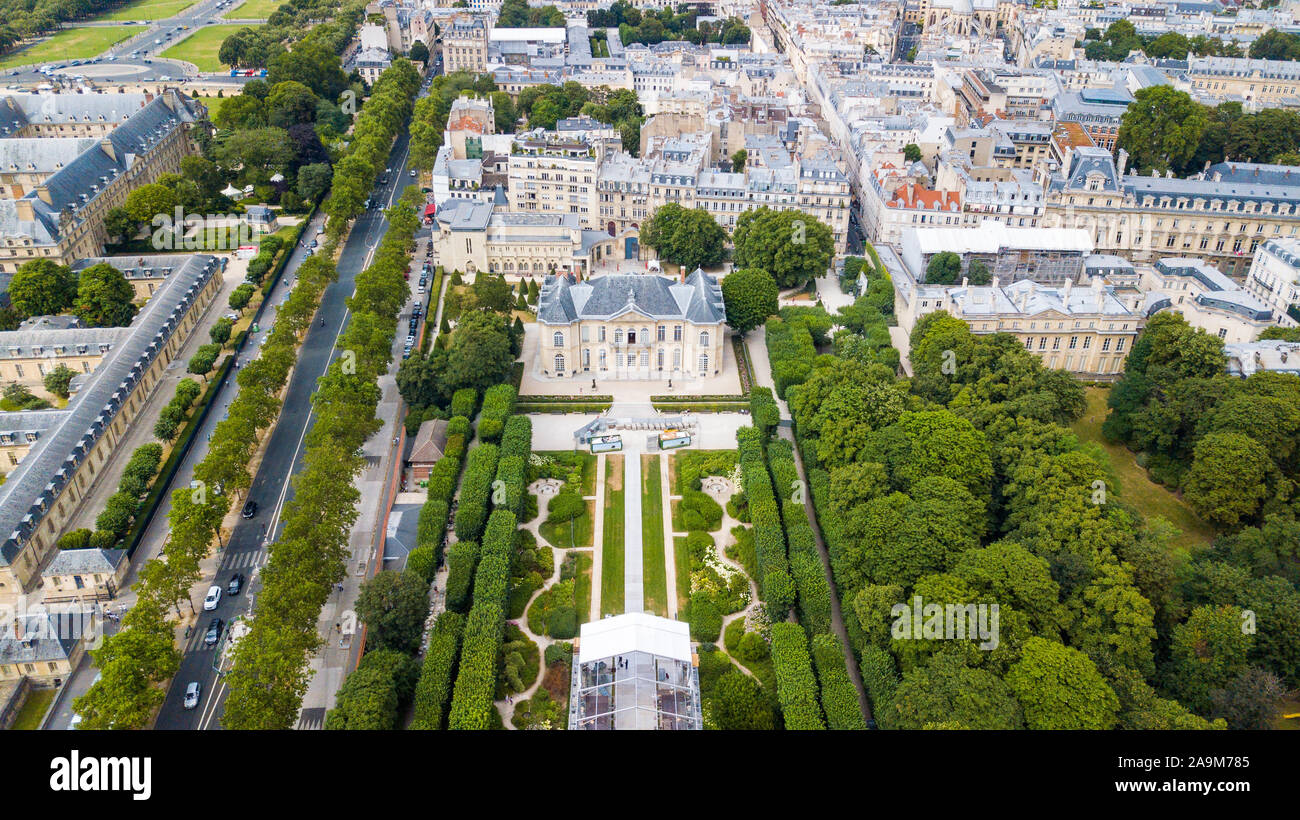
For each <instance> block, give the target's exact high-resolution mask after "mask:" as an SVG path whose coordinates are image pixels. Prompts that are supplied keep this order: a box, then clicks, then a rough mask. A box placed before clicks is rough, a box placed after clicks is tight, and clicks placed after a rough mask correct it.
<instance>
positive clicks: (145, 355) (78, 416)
mask: <svg viewBox="0 0 1300 820" xmlns="http://www.w3.org/2000/svg"><path fill="white" fill-rule="evenodd" d="M126 259H127V260H128V261H129V262H134V260H135V259H136V257H127V258H126ZM88 261H89V262H90V263H91V264H95V263H98V262H109V263H112V262H113V259H112V258H108V259H92V260H88ZM223 266H224V260H221V259H218V258H217V257H215V256H211V255H208V254H194V255H193V256H191V257H190V261H189V263H188V264H187V265H185V266H184V267H183V268H181V269H180V270H178V271H177V272H176V273H174V274H172V275H171V276H169V277H168V278H167V279H166V280H164V282H163V284H162V285H161V286H160V287H159V288H158V289H157V290H156V291H155V292H154V294H153V296H152V297H150V299H149V301H148V303H147V304H146V305H145V306H144V308H143V309H142V310H141V311H140V312H139V313H138V314H136V317H135V320H134V321H132V323H131V328H130V335H129V336H128V337H126V338H124V339H123V340H122V341H120V342H119V343H118V344H116V345H115V346H114V347H113V348H112V350H110V351H109V353H108V355H106V356H105V357H104V360H103V361H101V362H100V364H99V367H97V368H95V371H94V373H92V374H91V375H90V378H89V379H88V380H87V381H86V385H85V386H84V387H83V388H82V389H81V390H80V391H78V393H77V394H76V395H75V396H74V397H73V400H72V402H71V403H70V404H69V405H68V408H67V409H66V410H64V411H61V412H62V419H61V420H60V423H57V424H55V425H54V426H53V427H51V428H50V429H49V432H47V433H46V434H45V435H42V436H41V437H40V438H39V439H38V440H37V442H36V443H35V444H33V446H32V448H31V450H30V451H28V453H27V456H26V457H25V458H23V460H22V462H20V463H19V465H18V466H17V467H15V468H14V470H13V472H12V473H10V474H9V476H8V479H7V480H6V481H5V483H4V484H3V485H0V539H3V540H2V541H0V566H7V565H8V564H10V563H11V562H12V561H13V560H14V559H15V558H16V557H17V556H18V553H19V551H20V549H21V547H22V545H23V544H24V543H26V541H27V539H28V538H30V537H31V534H32V532H34V531H35V529H36V527H37V526H39V524H40V522H41V519H42V518H44V516H45V513H46V511H48V509H49V506H50V504H51V503H52V501H53V499H54V498H55V497H56V496H57V495H58V493H59V492H60V490H62V488H63V486H64V485H65V484H66V483H67V482H68V481H69V480H70V479H71V477H72V475H73V474H74V473H75V471H76V468H77V467H78V466H79V465H80V464H81V462H82V461H83V460H84V459H85V457H86V454H87V453H89V452H90V450H91V448H92V447H93V446H94V443H95V441H96V440H97V439H98V438H99V437H100V435H101V434H102V433H103V431H104V430H105V429H106V428H107V427H108V425H110V424H111V423H112V421H113V419H114V418H115V417H116V415H117V413H118V411H119V410H120V409H121V407H122V402H123V400H124V399H125V397H126V394H127V393H128V392H129V391H130V390H131V389H133V388H134V387H135V385H136V384H137V383H138V382H139V380H140V377H141V376H142V375H143V373H144V372H145V370H146V369H148V366H149V364H150V363H151V362H152V361H153V360H154V359H155V358H156V357H157V355H158V352H159V351H161V350H162V349H163V347H164V346H166V344H167V340H168V339H169V338H170V337H171V335H172V333H174V332H175V330H176V328H177V326H178V324H179V321H180V317H181V316H183V315H184V314H185V312H186V311H187V310H188V309H189V306H190V304H191V303H193V301H194V297H195V295H196V294H197V293H198V291H199V290H200V289H202V287H203V286H204V285H205V284H206V283H207V282H208V281H209V280H210V279H211V278H212V276H213V275H214V274H215V273H216V272H217V271H218V270H219V269H220V268H222V267H223ZM49 332H68V331H49ZM71 332H80V331H71Z"/></svg>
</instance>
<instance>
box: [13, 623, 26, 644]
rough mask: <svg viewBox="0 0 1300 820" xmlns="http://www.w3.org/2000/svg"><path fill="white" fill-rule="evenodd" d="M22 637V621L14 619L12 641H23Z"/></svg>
mask: <svg viewBox="0 0 1300 820" xmlns="http://www.w3.org/2000/svg"><path fill="white" fill-rule="evenodd" d="M23 635H24V632H23V619H22V618H14V640H16V641H21V640H22V639H23Z"/></svg>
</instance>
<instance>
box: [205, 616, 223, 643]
mask: <svg viewBox="0 0 1300 820" xmlns="http://www.w3.org/2000/svg"><path fill="white" fill-rule="evenodd" d="M225 625H226V624H225V622H224V621H222V620H221V619H220V618H213V619H212V620H210V621H208V631H207V632H204V633H203V644H204V646H215V645H216V643H217V641H219V640H221V628H222V627H223V626H225Z"/></svg>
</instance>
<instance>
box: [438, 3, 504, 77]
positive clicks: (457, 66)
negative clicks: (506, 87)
mask: <svg viewBox="0 0 1300 820" xmlns="http://www.w3.org/2000/svg"><path fill="white" fill-rule="evenodd" d="M491 32H492V22H491V18H490V17H488V16H487V15H482V14H473V15H468V14H467V15H463V16H458V17H456V18H453V19H451V20H448V21H447V22H446V23H444V24H443V27H442V65H443V71H445V72H446V73H448V74H454V73H455V72H457V71H469V72H473V73H479V72H482V71H487V59H488V35H489V34H491Z"/></svg>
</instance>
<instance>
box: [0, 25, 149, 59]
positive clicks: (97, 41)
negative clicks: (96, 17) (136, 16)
mask: <svg viewBox="0 0 1300 820" xmlns="http://www.w3.org/2000/svg"><path fill="white" fill-rule="evenodd" d="M142 31H144V26H96V27H93V28H68V29H64V30H63V31H60V32H59V33H57V34H55V35H54V36H53V37H50V38H48V39H46V40H41V41H40V42H39V43H33V44H32V45H30V46H27V47H26V48H23V49H20V50H19V51H15V52H13V53H11V54H7V55H5V57H4V58H3V59H0V68H9V67H10V66H16V65H40V64H41V63H49V62H57V61H63V60H84V59H86V58H87V57H95V56H97V55H99V54H101V53H103V52H104V51H106V50H108V49H109V48H110V47H112V46H115V45H117V44H118V43H120V42H122V41H123V40H125V39H127V38H129V37H134V36H135V35H136V34H139V33H140V32H142Z"/></svg>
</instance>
